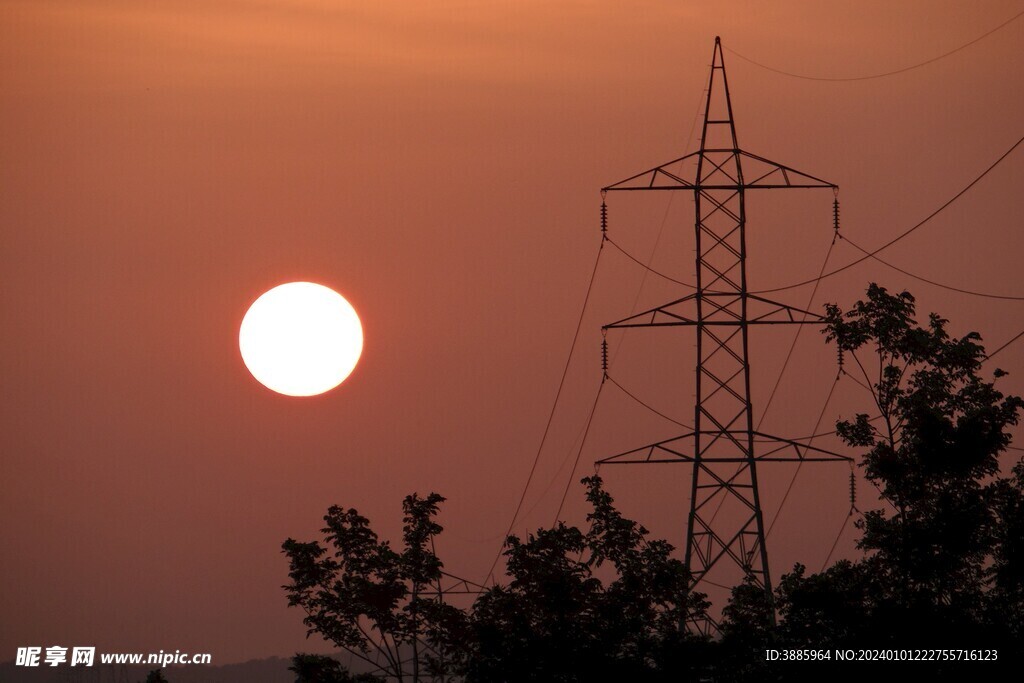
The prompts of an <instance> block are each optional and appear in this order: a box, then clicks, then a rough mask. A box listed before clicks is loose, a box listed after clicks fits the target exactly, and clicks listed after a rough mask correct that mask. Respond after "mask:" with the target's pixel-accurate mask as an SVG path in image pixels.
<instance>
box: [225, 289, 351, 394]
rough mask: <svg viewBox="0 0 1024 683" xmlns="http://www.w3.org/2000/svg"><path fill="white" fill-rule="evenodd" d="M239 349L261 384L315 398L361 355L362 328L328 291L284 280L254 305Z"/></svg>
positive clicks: (338, 381)
mask: <svg viewBox="0 0 1024 683" xmlns="http://www.w3.org/2000/svg"><path fill="white" fill-rule="evenodd" d="M238 349H239V351H241V353H242V361H243V362H244V363H245V366H246V367H247V368H249V372H251V373H252V376H253V377H255V378H256V379H257V380H259V382H260V383H261V384H263V385H264V386H266V387H267V388H268V389H272V390H273V391H276V392H277V393H279V394H284V395H285V396H315V395H317V394H322V393H324V392H326V391H330V390H331V389H333V388H334V387H336V386H338V385H339V384H341V383H342V382H344V381H345V378H346V377H348V376H349V375H350V374H351V373H352V370H354V369H355V367H356V363H358V362H359V356H360V354H362V352H363V326H362V324H361V323H360V322H359V316H358V315H357V314H356V311H355V309H354V308H352V305H351V304H350V303H349V302H348V301H346V300H345V298H344V297H343V296H341V295H340V294H338V293H337V292H335V291H334V290H333V289H330V288H328V287H324V286H323V285H318V284H315V283H313V282H289V283H287V284H283V285H279V286H277V287H274V288H273V289H271V290H269V291H267V292H266V293H264V294H263V296H261V297H260V298H258V299H256V301H254V302H253V304H252V306H250V307H249V311H248V312H247V313H246V314H245V317H244V318H243V319H242V325H241V327H240V328H239V330H238Z"/></svg>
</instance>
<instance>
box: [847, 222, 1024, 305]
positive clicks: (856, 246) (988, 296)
mask: <svg viewBox="0 0 1024 683" xmlns="http://www.w3.org/2000/svg"><path fill="white" fill-rule="evenodd" d="M840 237H841V238H842V239H843V240H845V241H846V242H847V243H849V245H850V246H851V247H853V248H854V249H856V250H857V251H859V252H861V253H862V254H865V255H866V256H867V257H869V258H872V259H874V260H876V261H878V262H879V263H881V264H882V265H883V266H888V267H889V268H892V269H893V270H895V271H898V272H900V273H903V274H904V275H907V276H909V277H912V278H914V279H915V280H920V281H921V282H927V283H928V284H930V285H935V286H936V287H941V288H942V289H948V290H949V291H951V292H960V293H961V294H970V295H971V296H980V297H985V298H986V299H1003V300H1006V301H1024V296H1010V295H1008V294H992V293H991V292H978V291H975V290H971V289H963V288H962V287H954V286H953V285H945V284H943V283H941V282H936V281H935V280H929V279H928V278H926V277H922V276H920V275H915V274H914V273H911V272H910V271H908V270H904V269H903V268H900V267H899V266H897V265H894V264H892V263H889V262H888V261H886V260H884V259H881V258H879V257H878V256H876V255H875V254H872V253H870V252H869V251H867V250H866V249H864V247H862V246H860V245H859V244H857V243H856V242H854V241H853V240H851V239H850V238H849V237H847V236H846V235H840Z"/></svg>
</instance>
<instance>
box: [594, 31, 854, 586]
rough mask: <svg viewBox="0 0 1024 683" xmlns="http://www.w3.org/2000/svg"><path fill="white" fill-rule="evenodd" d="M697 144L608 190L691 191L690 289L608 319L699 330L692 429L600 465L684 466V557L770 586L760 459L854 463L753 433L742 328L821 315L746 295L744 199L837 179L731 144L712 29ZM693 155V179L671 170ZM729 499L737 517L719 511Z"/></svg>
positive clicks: (696, 573)
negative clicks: (688, 469)
mask: <svg viewBox="0 0 1024 683" xmlns="http://www.w3.org/2000/svg"><path fill="white" fill-rule="evenodd" d="M707 93H708V94H707V103H706V105H705V111H704V125H703V130H702V133H701V144H700V149H699V150H698V151H697V152H694V153H693V154H689V155H687V156H685V157H681V158H679V159H674V160H672V161H670V162H668V163H666V164H662V165H661V166H658V167H656V168H653V169H650V170H648V171H644V172H643V173H638V174H637V175H634V176H632V177H630V178H627V179H625V180H622V181H620V182H618V183H615V184H613V185H609V186H608V187H606V188H604V191H606V192H617V191H679V190H682V191H688V192H692V193H693V195H694V206H695V216H694V219H695V220H694V227H695V230H694V234H695V240H696V242H695V246H696V276H697V283H696V291H695V293H693V294H690V295H688V296H685V297H683V298H681V299H677V300H675V301H671V302H669V303H667V304H664V305H662V306H658V307H657V308H653V309H650V310H648V311H644V312H642V313H638V314H636V315H633V316H630V317H628V318H625V319H622V320H619V321H616V322H613V323H611V324H609V325H606V326H605V327H604V329H605V330H610V329H619V328H632V327H674V326H693V327H695V328H696V337H697V339H696V341H697V363H696V404H695V406H694V425H695V427H694V430H693V431H692V432H687V433H684V434H681V435H680V436H677V437H675V438H672V439H669V440H666V441H659V442H657V443H652V444H648V445H645V446H643V447H641V448H637V449H634V450H631V451H627V452H625V453H620V454H618V455H614V456H611V457H608V458H605V459H603V460H600V461H598V464H602V465H610V464H622V463H665V462H678V463H691V464H692V466H693V474H692V484H691V491H690V512H689V516H688V520H687V535H686V555H685V561H686V564H687V566H688V567H689V569H690V571H691V573H692V576H693V579H692V585H693V586H696V585H697V584H699V583H700V582H701V580H703V579H705V578H706V577H707V576H708V574H709V572H711V570H712V568H713V567H715V566H716V565H717V564H718V563H719V562H721V561H723V560H725V561H726V562H731V563H734V564H735V565H737V566H738V567H739V568H740V569H741V570H742V572H743V575H745V576H747V577H750V578H752V579H753V580H754V581H755V582H756V583H757V584H758V585H759V586H762V587H763V588H764V589H765V590H766V591H767V592H768V593H769V595H770V594H771V577H770V575H769V569H768V553H767V548H766V547H765V535H764V520H763V518H762V513H761V501H760V493H759V490H758V481H757V468H758V465H759V464H760V463H763V462H794V461H801V460H802V461H844V462H847V461H849V458H847V457H845V456H841V455H838V454H835V453H831V452H829V451H826V450H824V449H820V448H814V447H811V446H809V445H806V444H802V443H798V442H796V441H793V440H789V439H783V438H779V437H776V436H772V435H769V434H764V433H762V432H759V431H756V430H755V428H754V421H753V410H752V408H751V403H750V362H749V353H748V350H749V335H748V332H749V330H750V328H751V326H754V325H782V324H801V323H810V324H820V323H821V321H822V318H821V316H820V315H818V314H816V313H812V312H809V311H805V310H801V309H798V308H794V307H792V306H788V305H786V304H783V303H779V302H776V301H771V300H769V299H766V298H764V297H760V296H756V295H753V294H750V293H749V292H748V286H747V271H746V258H747V247H746V234H745V232H746V206H745V195H746V192H747V191H750V190H772V189H785V188H829V189H835V187H836V186H835V185H833V184H832V183H829V182H827V181H824V180H821V179H820V178H816V177H814V176H811V175H808V174H806V173H802V172H800V171H797V170H794V169H792V168H790V167H788V166H784V165H782V164H779V163H776V162H774V161H769V160H768V159H765V158H763V157H760V156H757V155H755V154H751V153H749V152H745V151H743V150H741V149H740V148H739V145H738V143H737V141H736V126H735V123H734V120H733V112H732V102H731V99H730V96H729V86H728V81H727V79H726V74H725V64H724V62H723V59H722V47H721V42H720V41H719V39H718V38H715V47H714V54H713V58H712V66H711V76H710V81H709V85H708V90H707ZM686 161H689V162H691V164H692V163H693V162H695V163H696V174H695V176H694V178H693V179H686V178H682V177H680V175H678V172H674V171H673V170H672V169H674V168H679V167H681V164H680V162H686ZM724 503H731V504H732V506H733V507H734V508H738V509H739V510H741V512H740V513H739V514H733V515H728V516H722V517H719V518H716V511H717V510H718V509H719V508H720V507H721V506H722V505H723V504H724Z"/></svg>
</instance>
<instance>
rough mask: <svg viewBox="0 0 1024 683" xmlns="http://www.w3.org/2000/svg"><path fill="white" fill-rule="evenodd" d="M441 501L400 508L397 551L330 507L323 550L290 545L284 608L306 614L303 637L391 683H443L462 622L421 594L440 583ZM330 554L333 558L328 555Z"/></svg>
mask: <svg viewBox="0 0 1024 683" xmlns="http://www.w3.org/2000/svg"><path fill="white" fill-rule="evenodd" d="M443 501H444V498H443V497H441V496H440V495H438V494H436V493H431V494H430V495H428V496H427V497H426V498H420V497H419V496H418V495H416V494H413V495H410V496H407V497H406V498H405V500H404V501H403V502H402V509H403V512H404V516H403V520H404V526H403V529H402V540H403V548H402V550H401V551H400V552H397V551H395V550H393V549H392V548H391V546H390V544H389V543H388V542H387V541H383V542H382V541H380V540H379V539H378V537H377V534H376V533H374V532H373V530H372V529H371V528H370V522H369V520H368V519H366V518H365V517H363V516H362V515H360V514H359V513H358V512H357V511H356V510H354V509H349V510H343V509H342V508H340V507H338V506H332V507H331V508H330V509H329V510H328V512H327V515H325V516H324V522H325V523H326V526H325V527H324V528H323V530H322V531H323V533H324V535H325V538H326V542H327V543H326V545H321V544H320V543H319V542H316V541H312V542H308V543H300V542H298V541H295V540H294V539H291V538H289V539H288V540H286V541H285V542H284V544H283V546H282V548H283V552H284V553H285V554H286V555H287V556H288V558H289V561H290V571H289V577H290V578H291V583H289V584H287V585H285V586H284V589H285V591H286V592H287V594H288V604H289V606H300V607H302V608H303V609H305V611H306V617H305V619H304V622H305V623H306V625H307V626H308V627H309V631H308V635H311V634H313V633H319V634H320V635H322V636H323V637H324V638H326V639H327V640H329V641H331V642H333V643H334V644H335V645H337V646H338V647H341V648H343V649H345V650H347V651H349V652H351V653H353V654H354V655H355V656H356V657H358V658H359V659H361V660H363V661H364V662H365V663H367V664H369V665H372V667H373V669H374V670H375V671H379V672H381V673H383V674H385V675H387V676H389V677H392V678H394V679H396V680H399V681H402V680H407V679H408V680H412V681H419V680H421V678H422V677H424V676H426V675H427V674H428V673H429V674H430V675H443V674H444V673H445V667H446V665H447V658H446V657H443V656H441V651H442V649H443V647H444V646H445V643H448V642H455V641H457V638H456V637H455V636H453V635H451V634H450V632H457V631H458V630H459V629H460V628H461V625H462V624H463V623H464V622H465V620H466V616H465V614H464V613H463V612H462V611H460V610H458V609H456V608H454V607H452V606H450V605H447V604H445V603H444V602H442V601H440V600H438V599H437V593H436V592H435V593H433V594H427V593H426V592H425V589H426V588H428V587H429V585H430V584H431V583H434V584H436V583H437V582H439V581H440V579H441V568H442V566H443V565H442V563H441V560H440V559H438V557H437V556H436V555H435V554H434V552H433V550H432V544H431V540H432V539H433V537H434V536H436V535H437V534H439V533H441V531H442V527H441V526H440V525H439V524H437V522H435V521H434V517H435V516H436V514H437V511H438V506H439V505H440V503H441V502H443ZM328 547H330V548H331V549H333V552H328Z"/></svg>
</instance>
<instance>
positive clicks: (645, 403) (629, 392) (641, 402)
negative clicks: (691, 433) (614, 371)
mask: <svg viewBox="0 0 1024 683" xmlns="http://www.w3.org/2000/svg"><path fill="white" fill-rule="evenodd" d="M605 377H606V378H607V380H608V381H609V382H611V383H612V384H614V385H615V386H617V387H618V388H619V390H620V391H621V392H622V393H624V394H625V395H626V396H629V397H630V398H631V399H633V400H634V401H636V402H637V403H639V404H640V405H642V406H643V407H644V408H647V410H649V411H651V412H652V413H654V414H655V415H658V416H660V417H663V418H665V419H666V420H668V421H669V422H674V423H675V424H677V425H679V426H680V427H683V428H684V429H693V427H692V426H691V425H688V424H686V423H685V422H680V421H679V420H677V419H675V418H674V417H672V416H670V415H666V414H665V413H663V412H661V411H660V410H658V409H657V408H655V407H654V406H652V405H650V404H649V403H647V402H645V401H643V400H641V399H640V398H638V397H637V396H636V395H635V394H633V392H631V391H630V390H629V389H627V388H626V387H624V386H622V385H621V384H619V383H618V382H617V381H615V378H614V377H612V376H611V375H605Z"/></svg>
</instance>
